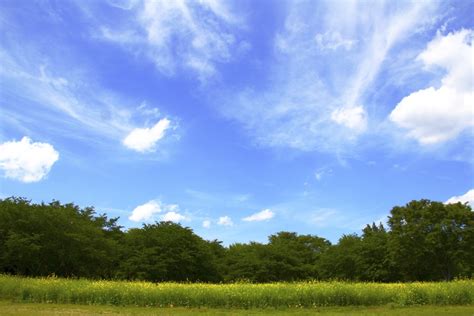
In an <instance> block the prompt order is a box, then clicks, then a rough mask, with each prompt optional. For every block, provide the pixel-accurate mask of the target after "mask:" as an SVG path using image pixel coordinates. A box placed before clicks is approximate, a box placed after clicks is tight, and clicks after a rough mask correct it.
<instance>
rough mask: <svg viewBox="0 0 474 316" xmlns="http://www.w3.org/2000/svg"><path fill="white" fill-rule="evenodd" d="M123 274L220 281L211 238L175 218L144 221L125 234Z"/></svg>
mask: <svg viewBox="0 0 474 316" xmlns="http://www.w3.org/2000/svg"><path fill="white" fill-rule="evenodd" d="M119 275H120V276H121V277H123V278H126V279H139V280H149V281H155V282H157V281H219V277H218V272H217V266H216V264H215V261H214V256H213V253H212V252H211V248H210V246H209V245H208V243H207V242H205V241H204V240H203V239H202V238H200V237H199V236H197V235H196V234H194V233H193V231H192V230H191V229H190V228H188V227H182V226H181V225H179V224H175V223H172V222H159V223H155V224H144V225H143V227H142V228H141V229H131V230H129V231H128V233H127V234H126V237H125V249H124V252H123V256H122V264H121V266H120V273H119Z"/></svg>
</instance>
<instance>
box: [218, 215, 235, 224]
mask: <svg viewBox="0 0 474 316" xmlns="http://www.w3.org/2000/svg"><path fill="white" fill-rule="evenodd" d="M217 225H220V226H233V225H234V222H233V221H232V219H231V218H230V217H229V216H221V217H219V220H218V221H217Z"/></svg>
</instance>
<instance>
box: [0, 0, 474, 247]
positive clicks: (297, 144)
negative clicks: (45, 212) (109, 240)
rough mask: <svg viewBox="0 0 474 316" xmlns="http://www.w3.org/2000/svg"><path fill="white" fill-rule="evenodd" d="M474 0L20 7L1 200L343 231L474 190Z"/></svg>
mask: <svg viewBox="0 0 474 316" xmlns="http://www.w3.org/2000/svg"><path fill="white" fill-rule="evenodd" d="M473 11H474V1H414V2H408V1H396V2H394V1H385V2H384V1H373V2H372V1H361V2H357V1H301V2H300V1H298V2H295V1H288V2H286V1H235V2H227V1H225V2H221V1H218V0H203V1H158V0H156V1H152V0H150V1H139V0H113V1H112V0H108V1H78V0H77V1H73V0H67V1H26V0H25V1H18V0H15V1H13V0H12V1H10V0H4V1H1V3H0V23H1V24H0V25H1V30H2V33H1V34H2V35H1V46H0V58H1V66H0V174H1V179H0V196H1V197H3V198H5V197H8V196H12V195H15V196H23V197H27V198H29V199H32V200H33V201H35V202H40V201H46V202H49V201H50V200H52V199H57V200H60V201H61V202H74V203H76V204H79V205H81V206H89V205H93V206H95V207H96V209H97V210H98V211H99V212H106V213H107V214H108V215H109V216H112V217H115V216H120V224H121V225H123V226H125V227H127V228H128V227H139V226H141V224H142V223H144V222H145V223H150V222H153V221H155V220H172V221H176V222H180V223H182V224H183V225H185V226H189V227H191V228H193V229H194V231H195V232H197V233H198V234H199V235H201V236H203V237H204V238H207V239H219V240H223V241H224V243H225V244H230V243H233V242H247V241H249V240H254V241H261V242H264V241H266V238H267V236H268V235H270V234H272V233H276V232H278V231H282V230H288V231H296V232H298V233H302V234H308V233H310V234H315V235H319V236H322V237H325V238H328V239H329V240H331V241H333V242H334V241H337V239H338V238H339V237H340V236H341V235H342V234H348V233H354V232H360V230H361V228H362V227H363V226H364V225H365V224H367V223H371V222H373V221H384V220H385V218H386V216H387V215H388V214H389V212H390V209H391V208H392V207H393V206H395V205H402V204H405V203H407V202H408V201H410V200H413V199H420V198H427V199H432V200H437V201H443V202H447V201H450V202H452V201H458V200H460V201H467V202H469V201H473V200H474V190H473V189H474V152H473V148H474V146H473V145H474V141H473V140H474V138H473V136H474V134H473V132H474V129H473V127H474V106H473V105H474V96H473V95H474V93H473V86H474V85H473V80H474V79H473V73H474V72H473V67H474V66H473V58H474V57H473V56H474V55H473V46H472V42H473V38H474V30H473V29H474V21H473V20H472V15H471V13H472V12H473Z"/></svg>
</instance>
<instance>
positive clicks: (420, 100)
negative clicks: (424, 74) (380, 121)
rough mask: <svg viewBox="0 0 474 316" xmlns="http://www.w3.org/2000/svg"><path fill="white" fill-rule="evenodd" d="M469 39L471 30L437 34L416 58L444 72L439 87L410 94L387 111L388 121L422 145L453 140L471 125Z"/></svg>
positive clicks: (473, 113) (473, 73) (473, 71)
mask: <svg viewBox="0 0 474 316" xmlns="http://www.w3.org/2000/svg"><path fill="white" fill-rule="evenodd" d="M473 38H474V32H473V30H464V29H463V30H460V31H458V32H455V33H449V34H447V35H444V36H443V35H441V34H439V33H438V34H437V36H436V37H435V38H434V39H433V40H432V41H431V42H430V43H429V44H428V46H427V47H426V49H425V50H424V51H423V52H422V53H421V54H420V55H419V56H418V60H420V61H422V62H423V63H424V64H425V66H426V67H427V68H434V67H438V68H441V69H444V70H445V71H446V74H445V75H444V77H443V78H442V80H441V86H439V87H428V88H426V89H421V90H418V91H415V92H413V93H411V94H410V95H408V96H406V97H404V98H403V99H402V100H401V101H400V103H398V104H397V106H396V107H395V109H394V110H393V111H392V113H391V114H390V117H389V118H390V120H391V121H392V122H394V123H395V124H396V125H398V126H399V127H401V128H403V129H405V130H407V133H408V136H409V137H411V138H413V139H416V140H417V141H418V142H419V143H420V144H422V145H430V144H438V143H442V142H445V141H448V140H450V139H454V138H456V137H457V136H458V135H459V134H460V133H462V132H463V131H465V130H467V129H469V128H472V127H473V126H474V107H473V104H474V91H473V84H474V78H473V76H474V63H473V62H472V58H473V57H472V56H473V46H472V42H473Z"/></svg>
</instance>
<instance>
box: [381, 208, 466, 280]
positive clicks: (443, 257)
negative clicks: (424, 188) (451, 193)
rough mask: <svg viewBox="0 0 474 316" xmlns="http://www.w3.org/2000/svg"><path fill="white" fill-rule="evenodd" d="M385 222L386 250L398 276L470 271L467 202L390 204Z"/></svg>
mask: <svg viewBox="0 0 474 316" xmlns="http://www.w3.org/2000/svg"><path fill="white" fill-rule="evenodd" d="M388 223H389V226H390V229H391V231H390V233H389V243H388V246H389V247H388V249H389V254H390V258H391V260H392V261H393V263H394V264H395V265H396V266H398V267H399V269H400V273H401V278H402V280H405V281H415V280H441V279H445V280H451V279H452V278H453V277H454V276H460V275H466V276H470V275H471V274H472V273H473V271H474V269H473V264H474V257H473V256H474V213H473V212H472V210H471V208H470V207H469V206H468V205H467V204H461V203H456V204H448V205H446V204H443V203H440V202H432V201H429V200H420V201H412V202H410V203H408V204H406V205H405V206H403V207H400V206H396V207H394V208H393V209H392V211H391V216H390V217H389V221H388Z"/></svg>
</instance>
